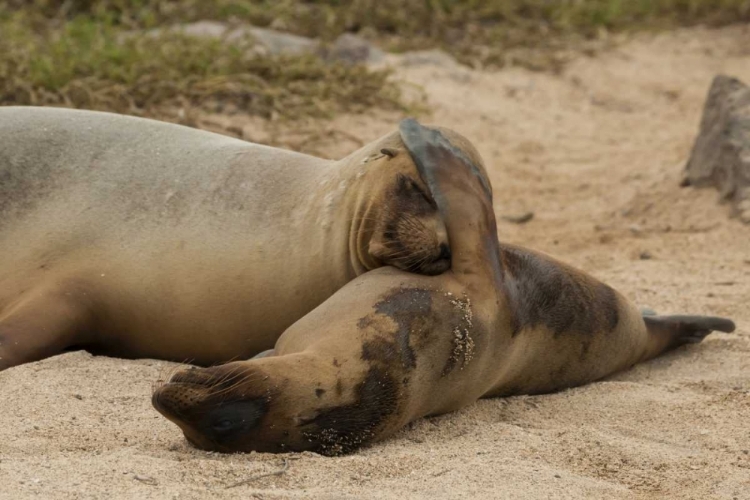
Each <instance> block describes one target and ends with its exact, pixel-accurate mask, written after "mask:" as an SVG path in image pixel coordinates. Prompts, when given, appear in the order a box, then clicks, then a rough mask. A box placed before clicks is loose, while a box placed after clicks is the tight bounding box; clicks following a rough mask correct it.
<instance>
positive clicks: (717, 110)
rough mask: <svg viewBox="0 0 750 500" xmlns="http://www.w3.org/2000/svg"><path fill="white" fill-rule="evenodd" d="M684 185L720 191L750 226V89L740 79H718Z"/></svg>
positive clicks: (712, 87)
mask: <svg viewBox="0 0 750 500" xmlns="http://www.w3.org/2000/svg"><path fill="white" fill-rule="evenodd" d="M682 185H686V186H687V185H689V186H693V187H698V188H700V187H714V188H717V189H718V190H719V191H720V193H721V196H722V198H723V199H725V200H729V201H731V202H732V203H733V205H734V207H735V213H737V215H739V216H740V218H741V219H743V221H744V222H750V210H748V208H750V207H747V206H746V205H747V203H745V201H747V200H750V88H749V87H748V86H747V85H745V84H744V83H742V82H741V81H739V80H737V79H736V78H731V77H728V76H724V75H719V76H717V77H716V78H714V81H713V83H712V85H711V89H710V90H709V93H708V98H707V100H706V104H705V106H704V108H703V118H702V119H701V124H700V132H699V134H698V137H697V139H696V140H695V144H694V145H693V150H692V152H691V154H690V159H689V160H688V162H687V165H686V166H685V178H684V180H683V183H682Z"/></svg>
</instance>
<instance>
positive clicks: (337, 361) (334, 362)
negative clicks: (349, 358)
mask: <svg viewBox="0 0 750 500" xmlns="http://www.w3.org/2000/svg"><path fill="white" fill-rule="evenodd" d="M333 366H335V367H336V368H339V367H341V364H340V363H339V360H338V359H336V358H333Z"/></svg>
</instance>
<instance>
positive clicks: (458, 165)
mask: <svg viewBox="0 0 750 500" xmlns="http://www.w3.org/2000/svg"><path fill="white" fill-rule="evenodd" d="M399 130H400V132H401V139H402V140H403V142H404V145H405V146H406V149H407V151H408V152H409V154H410V155H411V157H412V160H413V161H414V163H415V165H416V166H417V170H418V171H419V175H420V176H421V177H422V180H423V181H424V182H425V184H427V187H428V188H429V190H430V193H431V194H432V196H433V198H434V199H435V202H436V203H437V206H438V209H439V211H440V215H441V217H442V219H443V222H444V223H445V227H446V229H447V230H448V239H449V241H450V246H451V253H452V255H453V257H452V259H451V268H452V269H453V271H454V272H458V273H462V272H463V273H469V274H475V275H483V274H484V273H477V270H478V269H480V268H482V267H487V266H489V267H490V268H491V272H490V273H487V275H490V276H492V277H493V278H495V279H499V278H500V274H499V266H500V263H499V246H498V241H497V226H496V222H495V213H494V210H493V207H492V189H491V188H490V186H489V183H488V181H487V179H486V178H485V177H484V175H482V172H481V171H480V170H479V168H477V166H476V165H475V164H474V163H473V162H472V160H471V159H470V158H469V157H468V156H467V155H466V153H465V152H463V151H462V150H461V149H459V148H457V147H455V146H454V145H453V144H451V143H450V141H449V140H448V139H447V138H446V137H445V136H444V135H443V134H442V133H441V132H440V131H438V130H434V129H430V128H427V127H423V126H422V125H420V124H419V123H418V122H417V121H416V120H414V119H411V118H409V119H406V120H403V121H402V122H401V125H400V127H399Z"/></svg>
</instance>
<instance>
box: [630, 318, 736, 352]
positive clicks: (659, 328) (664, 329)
mask: <svg viewBox="0 0 750 500" xmlns="http://www.w3.org/2000/svg"><path fill="white" fill-rule="evenodd" d="M650 312H652V311H644V314H643V321H644V323H646V329H647V330H648V333H649V334H650V335H651V336H653V337H654V338H655V340H657V341H658V343H659V344H661V347H662V348H661V352H663V351H666V350H669V349H672V348H675V347H678V346H681V345H683V344H697V343H699V342H701V341H702V340H703V339H704V338H706V337H707V336H708V335H709V334H710V333H711V332H714V331H718V332H725V333H731V332H733V331H734V329H735V324H734V322H733V321H732V320H731V319H727V318H719V317H716V316H680V315H677V316H656V315H652V314H648V313H650ZM657 354H658V352H657Z"/></svg>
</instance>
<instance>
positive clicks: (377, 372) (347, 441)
mask: <svg viewBox="0 0 750 500" xmlns="http://www.w3.org/2000/svg"><path fill="white" fill-rule="evenodd" d="M355 393H356V398H355V400H354V402H353V403H350V404H347V405H342V406H335V407H333V408H326V409H322V410H320V412H319V413H318V415H317V416H316V417H315V418H314V419H312V420H311V421H310V422H309V423H308V424H307V425H305V427H308V428H307V429H305V430H303V432H302V435H303V436H304V437H305V439H307V440H309V441H310V442H311V443H313V449H314V450H315V451H317V452H319V453H322V454H324V455H340V454H342V453H348V452H350V451H352V450H354V449H356V448H358V447H360V446H362V445H363V444H365V443H367V442H369V441H370V440H372V438H374V437H375V435H376V430H377V429H378V427H379V426H380V425H381V424H382V423H383V422H385V421H386V419H387V418H388V417H389V416H390V415H391V414H393V413H394V412H395V411H396V408H397V406H398V387H397V384H396V383H395V381H394V380H393V378H391V377H390V376H389V375H388V373H387V371H385V370H384V369H382V368H380V367H377V366H371V367H370V369H369V371H368V372H367V375H366V376H365V378H364V380H363V381H362V382H361V383H360V384H359V385H358V386H357V388H356V391H355Z"/></svg>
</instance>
